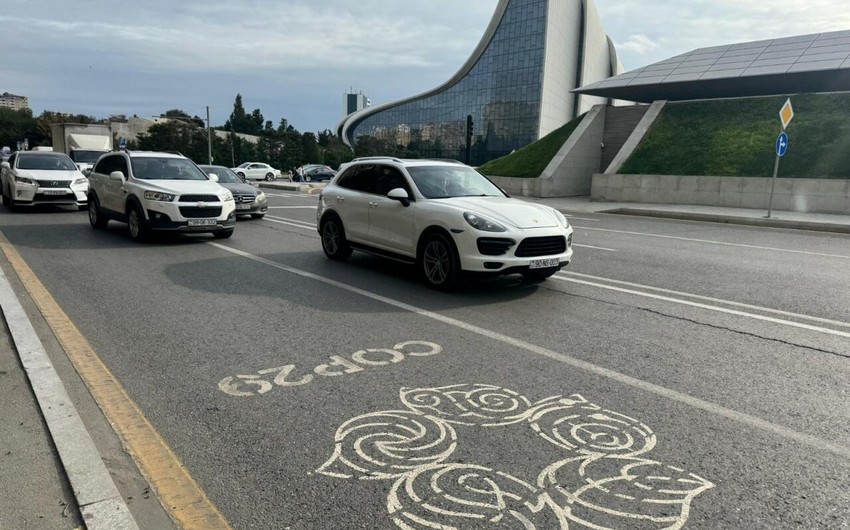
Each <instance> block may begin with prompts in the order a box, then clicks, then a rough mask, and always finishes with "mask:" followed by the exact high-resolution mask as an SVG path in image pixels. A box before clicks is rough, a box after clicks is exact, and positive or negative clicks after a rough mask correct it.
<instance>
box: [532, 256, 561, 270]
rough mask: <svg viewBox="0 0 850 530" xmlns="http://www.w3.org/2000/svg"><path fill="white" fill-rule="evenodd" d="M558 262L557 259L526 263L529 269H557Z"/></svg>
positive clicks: (535, 260)
mask: <svg viewBox="0 0 850 530" xmlns="http://www.w3.org/2000/svg"><path fill="white" fill-rule="evenodd" d="M559 263H560V262H559V261H558V258H546V259H533V260H531V261H530V262H529V263H528V268H529V269H549V268H552V267H557V266H558V264H559Z"/></svg>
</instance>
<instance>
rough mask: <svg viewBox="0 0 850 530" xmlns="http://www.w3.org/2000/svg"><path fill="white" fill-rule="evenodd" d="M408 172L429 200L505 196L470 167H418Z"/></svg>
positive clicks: (409, 169)
mask: <svg viewBox="0 0 850 530" xmlns="http://www.w3.org/2000/svg"><path fill="white" fill-rule="evenodd" d="M407 170H408V172H410V176H411V178H413V182H414V183H415V184H416V187H417V188H419V191H420V192H421V193H422V195H424V196H425V197H427V198H428V199H445V198H448V197H484V196H486V197H504V196H505V194H504V193H503V192H502V190H500V189H499V187H498V186H496V185H495V184H493V183H492V182H490V181H489V180H488V179H487V177H485V176H484V175H482V174H481V173H479V172H477V171H475V170H474V169H472V168H471V167H469V166H461V165H457V166H417V167H410V168H408V169H407Z"/></svg>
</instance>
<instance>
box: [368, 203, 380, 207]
mask: <svg viewBox="0 0 850 530" xmlns="http://www.w3.org/2000/svg"><path fill="white" fill-rule="evenodd" d="M377 207H378V203H377V202H370V203H369V208H377Z"/></svg>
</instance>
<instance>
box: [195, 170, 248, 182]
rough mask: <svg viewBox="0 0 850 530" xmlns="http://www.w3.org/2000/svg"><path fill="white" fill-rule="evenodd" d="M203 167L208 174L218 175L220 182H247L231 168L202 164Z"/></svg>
mask: <svg viewBox="0 0 850 530" xmlns="http://www.w3.org/2000/svg"><path fill="white" fill-rule="evenodd" d="M201 169H203V170H204V171H205V172H206V174H207V175H209V174H210V173H215V175H216V176H217V177H218V182H219V184H243V183H244V182H245V181H243V180H242V179H241V178H239V175H237V174H236V173H234V172H233V171H232V170H231V169H230V168H227V167H224V166H201Z"/></svg>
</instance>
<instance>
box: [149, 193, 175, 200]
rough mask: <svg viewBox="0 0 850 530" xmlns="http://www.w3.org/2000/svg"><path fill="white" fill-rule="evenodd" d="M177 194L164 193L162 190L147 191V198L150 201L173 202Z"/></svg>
mask: <svg viewBox="0 0 850 530" xmlns="http://www.w3.org/2000/svg"><path fill="white" fill-rule="evenodd" d="M174 198H175V196H174V195H172V194H171V193H162V192H160V191H146V192H145V199H147V200H149V201H161V202H172V201H173V200H174Z"/></svg>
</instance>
